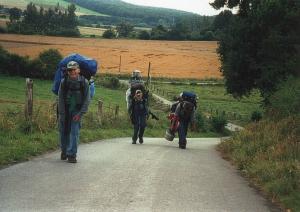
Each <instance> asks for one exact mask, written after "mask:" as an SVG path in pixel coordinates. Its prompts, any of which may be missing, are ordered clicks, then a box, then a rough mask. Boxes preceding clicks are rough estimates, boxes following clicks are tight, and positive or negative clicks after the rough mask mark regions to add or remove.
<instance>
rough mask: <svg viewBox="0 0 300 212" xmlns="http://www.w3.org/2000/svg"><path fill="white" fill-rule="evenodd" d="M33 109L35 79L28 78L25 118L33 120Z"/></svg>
mask: <svg viewBox="0 0 300 212" xmlns="http://www.w3.org/2000/svg"><path fill="white" fill-rule="evenodd" d="M32 111H33V80H32V79H30V78H26V100H25V118H26V120H31V118H32Z"/></svg>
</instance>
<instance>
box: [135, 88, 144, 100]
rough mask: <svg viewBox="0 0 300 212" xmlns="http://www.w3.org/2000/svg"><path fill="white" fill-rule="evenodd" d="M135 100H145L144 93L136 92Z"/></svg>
mask: <svg viewBox="0 0 300 212" xmlns="http://www.w3.org/2000/svg"><path fill="white" fill-rule="evenodd" d="M135 98H136V99H137V100H141V99H142V98H143V92H142V91H141V90H136V91H135Z"/></svg>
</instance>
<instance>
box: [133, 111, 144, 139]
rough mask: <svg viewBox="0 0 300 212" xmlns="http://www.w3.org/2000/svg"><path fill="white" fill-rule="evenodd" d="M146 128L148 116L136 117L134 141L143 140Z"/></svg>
mask: <svg viewBox="0 0 300 212" xmlns="http://www.w3.org/2000/svg"><path fill="white" fill-rule="evenodd" d="M145 128H146V115H134V132H133V139H137V138H138V137H139V138H143V136H144V131H145Z"/></svg>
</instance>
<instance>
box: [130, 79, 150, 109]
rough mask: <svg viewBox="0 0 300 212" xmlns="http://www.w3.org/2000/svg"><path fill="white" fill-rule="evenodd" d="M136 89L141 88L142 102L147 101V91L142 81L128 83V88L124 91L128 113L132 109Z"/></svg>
mask: <svg viewBox="0 0 300 212" xmlns="http://www.w3.org/2000/svg"><path fill="white" fill-rule="evenodd" d="M137 90H141V91H142V93H143V99H144V100H145V101H144V102H146V103H147V102H148V91H147V90H146V88H145V85H144V83H142V82H138V83H137V82H135V83H131V84H130V88H129V89H128V90H127V91H126V102H127V110H128V112H129V113H131V110H132V106H133V105H132V104H133V103H134V101H133V99H134V95H135V92H136V91H137Z"/></svg>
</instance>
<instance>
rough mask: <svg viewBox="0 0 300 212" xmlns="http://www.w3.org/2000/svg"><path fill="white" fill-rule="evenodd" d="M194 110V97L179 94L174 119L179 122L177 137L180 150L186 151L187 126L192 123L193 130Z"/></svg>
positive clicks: (191, 94) (187, 94) (185, 93)
mask: <svg viewBox="0 0 300 212" xmlns="http://www.w3.org/2000/svg"><path fill="white" fill-rule="evenodd" d="M195 109H196V95H194V94H193V93H188V92H183V93H181V94H180V97H179V101H178V103H177V106H176V109H175V117H176V118H177V119H178V120H179V126H178V137H179V148H180V149H186V144H187V140H186V137H187V131H188V126H189V124H190V123H192V126H193V128H195Z"/></svg>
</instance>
